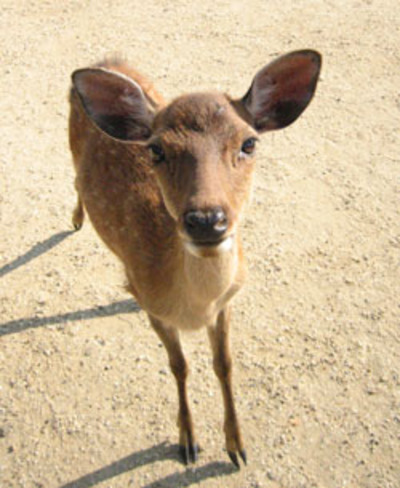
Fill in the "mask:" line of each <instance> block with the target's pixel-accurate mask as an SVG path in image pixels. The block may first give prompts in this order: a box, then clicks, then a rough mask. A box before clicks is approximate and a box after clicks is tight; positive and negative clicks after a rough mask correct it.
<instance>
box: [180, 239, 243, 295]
mask: <svg viewBox="0 0 400 488" xmlns="http://www.w3.org/2000/svg"><path fill="white" fill-rule="evenodd" d="M238 244H239V243H238V238H237V237H235V238H234V240H233V243H232V246H231V247H230V249H229V250H223V251H221V252H220V253H218V255H216V256H213V257H198V256H197V255H195V254H193V253H192V252H191V251H190V250H188V248H187V247H186V246H185V245H184V244H183V243H182V242H180V247H181V249H180V251H181V252H180V253H179V254H180V256H181V266H180V267H179V268H180V273H181V277H180V278H181V280H182V285H183V287H184V291H185V292H187V293H189V294H190V295H191V296H192V297H193V300H194V301H197V302H207V303H209V302H211V301H216V300H218V299H220V298H221V297H222V296H224V295H225V294H226V293H227V292H229V290H230V288H231V287H232V285H233V284H234V283H235V280H236V277H237V274H238V268H239V245H238ZM179 268H178V269H179Z"/></svg>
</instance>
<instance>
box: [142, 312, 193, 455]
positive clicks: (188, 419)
mask: <svg viewBox="0 0 400 488" xmlns="http://www.w3.org/2000/svg"><path fill="white" fill-rule="evenodd" d="M150 321H151V325H152V326H153V328H154V330H155V331H156V332H157V334H158V336H159V338H160V339H161V341H162V342H163V344H164V346H165V348H166V350H167V353H168V357H169V364H170V367H171V371H172V373H173V374H174V376H175V379H176V383H177V386H178V398H179V412H178V426H179V450H180V453H181V456H182V458H183V460H184V462H185V464H187V463H188V462H189V461H192V462H195V461H197V457H198V452H199V447H198V444H197V442H196V438H195V435H194V427H193V422H192V414H191V411H190V407H189V401H188V397H187V390H186V378H187V375H188V373H189V367H188V365H187V362H186V359H185V356H184V355H183V351H182V347H181V343H180V339H179V332H178V331H177V330H176V329H173V328H169V327H165V326H164V325H163V323H162V322H160V321H159V320H157V319H155V318H153V317H150Z"/></svg>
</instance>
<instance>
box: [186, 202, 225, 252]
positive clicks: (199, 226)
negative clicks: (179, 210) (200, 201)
mask: <svg viewBox="0 0 400 488" xmlns="http://www.w3.org/2000/svg"><path fill="white" fill-rule="evenodd" d="M183 220H184V226H185V230H186V232H187V233H188V234H189V236H190V237H191V238H192V239H193V240H195V241H198V242H200V243H210V244H212V243H215V242H218V241H219V240H220V239H221V237H222V236H223V235H224V233H225V232H226V229H227V228H228V219H227V217H226V214H225V212H224V211H223V209H222V208H221V207H215V208H212V209H209V210H189V211H188V212H186V213H185V215H184V216H183Z"/></svg>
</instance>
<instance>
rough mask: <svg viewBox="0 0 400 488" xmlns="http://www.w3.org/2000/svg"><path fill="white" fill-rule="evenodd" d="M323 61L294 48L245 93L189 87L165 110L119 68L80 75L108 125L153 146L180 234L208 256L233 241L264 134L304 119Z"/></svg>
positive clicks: (90, 103) (95, 113)
mask: <svg viewBox="0 0 400 488" xmlns="http://www.w3.org/2000/svg"><path fill="white" fill-rule="evenodd" d="M320 64H321V58H320V56H319V54H318V53H316V52H315V51H298V52H294V53H290V54H288V55H286V56H282V57H280V58H278V59H277V60H276V61H274V62H272V63H271V64H269V65H267V66H265V67H264V68H263V69H262V70H261V71H259V72H258V73H257V74H256V76H255V78H254V79H253V82H252V84H251V86H250V88H249V90H248V91H247V93H246V95H245V96H244V97H243V98H241V99H238V100H231V99H230V98H228V97H227V96H226V95H223V94H212V93H205V94H191V95H184V96H181V97H179V98H177V99H175V100H174V101H172V102H171V103H170V104H169V105H167V106H165V107H162V108H160V109H159V110H158V111H157V109H154V104H152V103H149V98H148V95H145V94H144V93H143V91H142V89H141V87H140V86H139V85H138V84H137V83H136V82H134V81H133V80H131V79H130V78H128V77H126V76H124V75H121V74H120V73H116V72H113V71H108V70H104V69H86V70H79V71H76V72H75V73H74V74H73V83H74V87H75V89H76V90H77V92H78V94H79V96H80V98H81V101H82V103H83V106H84V108H85V110H86V112H87V114H88V115H89V117H91V118H92V120H93V121H94V122H95V124H97V125H98V127H99V128H100V129H101V130H102V131H103V132H106V133H107V134H108V135H109V136H111V137H114V138H117V139H121V140H124V141H132V142H136V143H137V142H140V143H141V144H145V145H146V146H147V147H148V149H149V153H150V155H151V159H152V161H153V166H154V172H155V175H156V178H157V181H158V184H159V187H160V190H161V193H162V196H163V199H164V203H165V206H166V208H167V211H168V212H169V213H170V215H171V216H172V218H173V219H174V220H175V222H176V225H177V231H178V234H179V236H180V238H181V239H182V241H183V243H184V245H185V247H186V248H187V249H188V250H189V251H190V252H191V253H192V254H195V255H196V256H200V257H206V256H215V255H218V254H219V253H220V252H223V251H227V250H229V249H231V247H232V244H233V242H234V236H235V233H236V231H237V226H238V222H239V219H240V215H241V213H242V210H243V207H244V206H245V204H246V202H247V200H248V197H249V193H250V189H251V180H252V174H253V170H254V151H255V145H256V141H257V136H258V134H259V133H262V132H264V131H267V130H273V129H279V128H282V127H285V126H287V125H289V124H291V123H292V122H293V121H294V120H296V119H297V117H298V116H299V115H300V114H301V113H302V112H303V110H304V109H305V108H306V107H307V105H308V103H309V102H310V100H311V98H312V96H313V94H314V91H315V87H316V84H317V79H318V74H319V70H320ZM150 102H151V100H150Z"/></svg>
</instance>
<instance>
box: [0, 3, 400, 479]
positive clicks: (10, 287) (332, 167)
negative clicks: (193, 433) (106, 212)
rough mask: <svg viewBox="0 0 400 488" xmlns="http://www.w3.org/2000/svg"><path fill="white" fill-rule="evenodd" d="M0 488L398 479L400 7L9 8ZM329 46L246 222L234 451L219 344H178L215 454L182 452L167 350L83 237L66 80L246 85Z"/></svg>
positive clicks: (274, 138)
mask: <svg viewBox="0 0 400 488" xmlns="http://www.w3.org/2000/svg"><path fill="white" fill-rule="evenodd" d="M0 15H1V29H0V39H1V41H0V42H1V61H2V63H1V77H0V84H1V85H0V86H1V97H0V107H1V121H0V124H1V145H0V171H1V175H0V204H1V230H0V252H1V257H0V275H1V281H0V287H1V294H0V310H1V326H0V335H1V337H0V355H1V356H0V358H1V359H0V380H1V382H0V385H1V386H0V388H1V390H0V464H1V470H0V486H1V487H4V488H9V487H15V488H17V487H24V488H25V487H29V488H31V487H32V488H48V487H49V488H53V487H58V488H61V487H64V488H89V487H92V486H96V487H116V488H117V487H118V488H119V487H142V488H143V487H145V488H156V487H169V488H179V487H188V486H201V487H238V488H251V487H252V488H256V487H263V488H264V487H265V488H300V487H302V488H313V487H315V488H317V487H318V488H399V487H400V462H399V453H400V376H399V375H400V368H399V366H400V347H399V346H400V327H399V326H400V324H399V297H400V286H399V283H400V279H399V278H400V276H399V247H400V219H399V208H400V205H399V204H400V199H399V198H400V193H399V189H400V181H399V174H400V172H399V162H400V159H399V143H398V138H399V127H400V91H399V87H400V62H399V61H400V56H399V45H400V30H399V23H398V19H399V15H400V7H399V4H398V2H397V1H395V0H349V1H344V0H340V1H336V2H333V1H327V0H326V1H322V0H314V1H305V0H302V1H299V2H293V0H279V1H277V0H274V1H265V0H264V1H263V0H249V1H248V2H235V1H234V2H228V1H215V0H213V1H211V0H202V1H201V2H188V1H185V0H177V1H174V2H173V1H161V0H159V1H157V0H148V1H146V2H138V1H136V0H134V1H127V0H114V1H112V2H111V1H102V2H100V1H77V0H76V1H68V2H56V1H54V0H53V1H51V0H47V1H44V0H42V1H39V0H35V1H32V0H31V1H22V0H2V2H1V9H0ZM305 47H308V48H313V49H317V50H319V51H321V52H322V53H323V55H324V66H323V75H322V81H321V83H320V85H319V88H318V93H317V96H316V98H315V100H314V101H313V103H312V104H311V106H310V108H309V109H308V110H307V112H306V113H305V114H304V116H303V117H302V118H301V119H300V120H299V121H298V122H297V123H296V124H295V125H293V126H292V127H290V128H289V129H287V130H285V131H282V132H279V133H274V134H268V135H266V136H265V137H264V138H263V142H262V144H261V147H260V150H259V156H258V160H259V166H258V172H257V178H256V185H255V192H254V200H253V204H252V207H251V209H250V210H249V212H248V215H247V220H246V223H245V225H244V229H243V236H244V240H245V247H246V253H247V257H248V261H249V277H248V281H247V285H246V287H245V289H244V290H243V291H242V293H241V294H240V296H239V297H238V298H237V299H236V301H235V307H234V314H233V317H234V318H233V350H234V356H235V389H236V396H237V401H238V408H239V411H240V416H241V421H242V427H243V431H244V435H245V439H246V443H247V450H248V457H249V464H248V466H247V468H245V469H242V470H241V471H240V472H237V471H236V470H235V469H234V468H233V466H231V464H230V463H229V462H228V458H227V455H226V453H225V452H224V450H223V445H224V438H223V434H222V401H221V398H220V392H219V387H218V384H217V380H216V379H215V378H214V375H213V372H212V367H211V358H210V352H209V348H208V341H207V338H206V334H205V333H202V332H200V333H196V334H193V335H188V336H186V337H185V348H186V351H187V355H188V358H189V360H190V363H191V370H192V374H191V377H190V385H189V388H190V396H191V401H192V405H193V410H194V412H193V413H194V418H195V422H196V427H197V432H198V434H199V438H200V441H201V444H202V447H203V451H202V453H201V457H200V460H199V462H198V464H197V465H195V466H191V467H189V468H186V467H185V466H183V465H182V464H181V463H180V462H179V460H178V458H177V454H176V442H177V429H176V425H175V421H176V408H177V405H176V391H175V385H174V381H173V378H172V376H171V375H170V373H169V370H168V365H167V358H166V354H165V352H164V350H163V348H162V347H161V344H160V343H159V341H158V339H157V338H156V336H155V334H154V333H153V331H152V330H151V329H150V326H149V325H148V322H147V320H146V316H145V314H144V313H143V312H141V311H139V310H138V309H137V307H135V304H134V303H133V302H132V301H131V300H130V298H129V295H127V294H126V292H125V291H124V289H123V284H124V277H123V273H122V270H121V267H120V265H119V263H118V262H116V260H115V258H114V257H113V256H112V255H111V253H110V252H109V251H108V250H107V249H105V247H104V246H103V245H102V243H101V242H100V240H99V239H98V238H97V236H96V235H95V234H94V232H93V230H92V228H91V226H90V224H87V225H85V226H84V228H83V229H82V231H81V232H78V233H73V232H71V224H70V217H71V212H72V209H73V206H74V204H75V194H74V190H73V171H72V166H71V158H70V154H69V150H68V146H67V129H66V127H67V113H68V105H67V96H66V94H67V90H68V86H69V76H70V73H71V71H72V70H73V69H75V68H78V67H83V66H85V65H88V64H90V63H92V62H93V61H97V60H99V59H101V58H102V57H103V56H104V55H106V54H110V53H115V52H119V53H122V54H124V55H126V57H127V58H128V59H130V60H132V62H133V63H135V64H136V66H137V67H138V68H139V69H141V70H142V71H143V72H144V73H147V74H148V75H149V76H150V77H151V78H152V79H153V80H154V82H155V83H156V86H157V87H158V89H159V90H160V91H161V92H162V93H164V95H165V96H167V97H173V96H175V95H178V94H179V93H181V92H185V91H186V92H187V91H190V90H194V89H195V90H204V89H209V88H213V89H215V88H216V89H220V90H224V91H228V92H229V93H231V94H232V95H237V96H238V95H241V94H244V92H245V90H246V89H247V87H248V84H249V83H250V80H251V79H252V77H253V75H254V74H255V72H256V71H257V70H258V69H259V68H261V67H262V66H263V65H264V64H266V63H267V62H268V61H270V60H271V59H272V58H273V57H274V56H276V55H277V54H279V53H284V52H286V51H290V50H294V49H300V48H305Z"/></svg>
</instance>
